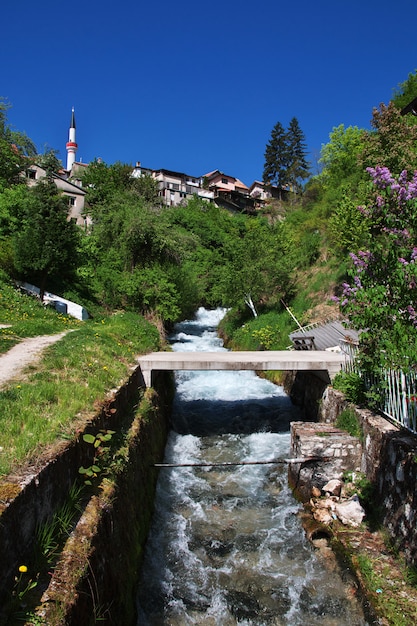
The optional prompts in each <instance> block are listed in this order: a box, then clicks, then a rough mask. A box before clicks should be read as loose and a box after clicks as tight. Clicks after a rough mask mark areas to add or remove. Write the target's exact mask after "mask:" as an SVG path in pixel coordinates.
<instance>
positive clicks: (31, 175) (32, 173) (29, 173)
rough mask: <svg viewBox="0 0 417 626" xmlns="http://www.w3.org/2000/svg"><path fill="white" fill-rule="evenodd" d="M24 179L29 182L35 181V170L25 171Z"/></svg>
mask: <svg viewBox="0 0 417 626" xmlns="http://www.w3.org/2000/svg"><path fill="white" fill-rule="evenodd" d="M26 177H27V178H30V180H36V170H26Z"/></svg>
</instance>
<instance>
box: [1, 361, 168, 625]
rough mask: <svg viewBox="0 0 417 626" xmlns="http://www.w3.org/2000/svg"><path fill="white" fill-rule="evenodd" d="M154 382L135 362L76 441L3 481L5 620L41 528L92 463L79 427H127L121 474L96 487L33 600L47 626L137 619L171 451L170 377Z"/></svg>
mask: <svg viewBox="0 0 417 626" xmlns="http://www.w3.org/2000/svg"><path fill="white" fill-rule="evenodd" d="M154 385H155V386H154V389H153V390H148V391H146V392H145V393H144V384H143V377H142V374H141V372H140V368H137V369H136V370H135V372H133V374H132V375H131V377H130V379H129V380H128V381H127V382H126V384H125V385H123V386H122V387H121V388H120V389H119V390H118V391H117V392H116V393H114V394H113V396H112V397H111V398H110V399H109V400H108V401H107V402H105V404H104V406H103V407H102V409H101V410H100V411H99V412H98V413H97V415H96V417H95V418H94V419H92V420H91V421H90V422H89V423H88V425H87V426H86V428H85V430H83V432H81V433H80V435H79V437H78V439H77V440H75V441H72V442H67V443H65V442H64V443H63V444H62V445H61V446H60V448H59V449H57V450H55V451H54V453H53V454H52V455H51V456H50V458H45V459H43V460H42V461H41V462H40V463H39V466H38V467H37V468H33V472H29V474H28V475H26V476H15V477H9V479H8V482H7V483H3V484H0V502H1V504H2V506H1V508H0V545H1V546H2V568H1V569H0V624H9V623H10V621H9V619H10V614H8V613H6V612H5V611H6V609H5V607H6V606H7V605H8V604H9V600H10V597H11V595H12V590H13V585H14V577H15V576H16V573H17V572H18V567H19V565H21V564H24V563H28V564H29V563H30V560H31V558H32V553H33V548H34V537H35V533H36V529H37V527H39V525H40V524H42V523H44V522H45V521H48V520H49V519H50V518H51V515H52V514H53V513H54V511H56V510H57V508H58V507H59V506H60V505H62V504H63V503H64V501H65V499H66V498H67V497H68V492H69V489H70V487H71V485H72V484H73V483H74V481H75V479H76V478H77V477H79V472H78V470H79V468H80V467H81V466H82V465H83V466H85V467H88V466H89V465H90V464H91V463H92V458H91V454H92V446H91V444H86V443H85V442H84V441H83V439H82V435H83V434H84V433H86V432H89V433H96V432H98V431H99V430H100V429H108V430H110V429H111V430H113V431H116V432H120V430H121V429H122V430H123V431H125V432H126V433H127V435H126V437H125V438H124V441H123V446H122V448H121V449H120V450H118V451H117V454H118V459H119V466H118V473H117V476H116V479H115V480H108V479H106V477H104V478H103V480H102V481H101V483H100V484H99V485H97V487H96V489H94V490H93V493H92V494H91V496H89V499H88V500H87V501H86V503H85V508H84V509H83V511H82V514H81V517H80V519H79V521H78V523H77V526H76V527H75V528H74V530H73V531H72V533H71V535H70V536H69V538H68V541H67V542H66V544H65V546H64V547H63V549H62V552H61V554H60V556H59V560H58V562H57V563H56V565H55V567H54V570H53V574H52V576H51V578H50V579H49V580H48V579H47V580H46V581H44V580H41V579H40V580H39V582H38V585H37V587H36V588H35V589H34V590H33V592H31V594H30V600H31V605H32V604H33V602H35V604H36V606H37V609H36V615H37V616H39V620H42V621H39V623H45V624H48V626H55V625H58V624H62V625H64V624H65V625H66V626H72V625H73V626H79V625H80V624H82V625H83V626H90V625H93V624H96V623H97V622H100V623H103V624H109V625H115V626H116V625H117V626H120V624H123V625H124V626H130V625H132V626H133V625H134V624H136V615H135V596H136V589H137V584H138V575H139V568H140V562H141V558H142V553H143V548H144V545H145V542H146V538H147V534H148V529H149V524H150V520H151V516H152V511H153V500H154V492H155V487H156V480H157V470H156V469H155V468H154V467H153V464H154V463H156V462H160V461H161V460H162V458H163V454H164V450H165V445H166V438H167V434H168V430H169V416H170V412H171V399H172V397H171V393H172V377H170V375H169V374H167V373H165V374H160V375H158V376H156V377H155V380H154ZM140 390H142V391H140ZM138 404H139V410H136V408H134V407H136V406H137V405H138ZM142 404H143V408H142ZM129 416H131V417H129ZM115 436H116V435H115ZM2 494H3V495H2ZM28 599H29V598H28ZM29 623H32V622H29Z"/></svg>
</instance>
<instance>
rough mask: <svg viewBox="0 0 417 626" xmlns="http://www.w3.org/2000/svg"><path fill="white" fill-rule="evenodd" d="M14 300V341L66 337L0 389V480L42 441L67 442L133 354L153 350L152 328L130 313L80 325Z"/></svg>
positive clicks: (29, 302) (126, 367)
mask: <svg viewBox="0 0 417 626" xmlns="http://www.w3.org/2000/svg"><path fill="white" fill-rule="evenodd" d="M13 297H14V296H13ZM2 299H3V300H5V298H4V294H3V293H2ZM8 301H9V302H10V297H8ZM14 302H15V304H16V306H15V308H13V309H12V311H11V313H10V314H9V315H8V323H12V327H11V329H7V331H8V332H9V334H10V335H11V336H14V337H15V341H17V340H21V338H22V337H27V336H34V335H37V334H49V333H53V332H58V331H62V330H63V329H65V328H67V329H68V330H69V331H71V332H68V334H67V335H66V336H65V337H64V338H63V339H62V340H61V341H59V342H58V343H57V344H54V345H53V346H51V347H49V348H48V349H46V350H45V352H44V354H43V357H42V360H41V361H40V362H39V363H37V364H36V366H32V367H29V368H28V370H27V375H26V376H25V377H22V380H19V381H15V382H13V383H11V384H9V385H7V386H5V387H4V388H3V389H2V390H1V391H0V430H1V433H2V435H1V450H0V476H1V475H5V474H8V473H10V472H11V471H12V470H13V469H14V468H16V467H17V466H19V465H21V464H22V463H24V462H25V461H27V460H29V459H30V458H32V457H35V456H37V455H39V453H40V451H41V450H42V448H44V447H45V446H47V445H48V444H51V443H53V442H55V441H56V440H59V439H60V438H71V437H72V436H73V435H74V434H75V433H76V432H77V428H78V425H79V424H80V422H81V421H84V420H85V418H86V417H87V416H88V415H90V414H92V413H93V411H94V410H95V409H96V408H97V406H98V405H99V404H101V403H102V402H103V399H104V398H105V396H106V394H107V393H108V392H109V391H110V390H111V389H114V388H116V387H118V386H120V385H121V384H122V383H123V381H125V380H126V378H127V376H128V374H129V372H130V370H131V368H132V366H133V365H134V364H135V357H136V355H138V354H141V353H145V352H149V351H152V350H155V349H157V348H158V346H159V333H158V331H157V329H156V327H155V326H153V325H152V324H150V323H149V322H147V321H146V320H144V319H143V318H142V317H141V316H139V315H136V314H134V313H119V314H115V315H113V316H111V317H103V318H101V319H95V320H89V321H87V322H82V323H81V322H78V321H77V320H73V319H71V318H68V317H66V316H62V315H59V314H57V313H56V312H55V311H53V310H52V311H49V310H44V309H43V307H42V306H41V305H39V304H38V303H37V302H36V300H32V298H30V297H28V296H21V295H20V294H17V295H16V298H15V299H14ZM4 312H5V308H3V309H2V310H1V315H0V321H2V320H4ZM3 330H5V329H3Z"/></svg>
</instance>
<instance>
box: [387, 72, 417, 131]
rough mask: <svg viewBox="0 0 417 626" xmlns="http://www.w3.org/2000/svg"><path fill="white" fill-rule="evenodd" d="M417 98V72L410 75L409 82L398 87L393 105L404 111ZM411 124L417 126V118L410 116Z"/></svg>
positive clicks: (406, 81)
mask: <svg viewBox="0 0 417 626" xmlns="http://www.w3.org/2000/svg"><path fill="white" fill-rule="evenodd" d="M416 97H417V70H414V72H411V73H410V74H409V75H408V78H407V80H405V81H404V82H402V83H400V84H399V85H398V89H397V90H396V92H395V94H394V97H393V98H392V101H393V103H394V104H395V106H396V107H397V108H398V109H400V110H401V109H403V108H404V107H406V106H407V104H409V103H410V102H412V100H414V98H416ZM407 121H408V122H409V123H411V124H417V118H416V117H414V116H412V115H410V116H408V120H407Z"/></svg>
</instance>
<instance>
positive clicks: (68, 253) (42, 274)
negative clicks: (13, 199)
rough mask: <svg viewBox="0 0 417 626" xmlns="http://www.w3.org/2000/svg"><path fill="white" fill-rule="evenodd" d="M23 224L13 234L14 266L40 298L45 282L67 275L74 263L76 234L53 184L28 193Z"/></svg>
mask: <svg viewBox="0 0 417 626" xmlns="http://www.w3.org/2000/svg"><path fill="white" fill-rule="evenodd" d="M30 191H31V193H30V197H29V201H28V203H27V205H26V207H25V208H26V213H25V217H24V221H23V224H22V226H21V228H20V229H19V231H17V232H16V233H15V235H14V247H15V266H16V269H17V270H18V271H19V272H21V273H22V274H24V275H27V276H28V277H29V278H31V279H33V281H34V282H35V283H37V284H39V288H40V297H41V299H43V295H44V292H45V288H46V284H47V281H48V280H49V279H52V278H55V279H62V278H63V277H64V276H68V274H70V273H71V272H72V271H73V270H74V269H75V267H76V264H77V248H78V241H79V231H78V228H77V226H76V225H75V224H74V223H73V222H72V221H68V220H67V217H68V203H67V200H66V199H65V197H63V196H62V195H61V194H60V193H59V192H58V190H57V188H56V186H55V185H54V183H53V182H51V181H49V180H45V181H41V182H40V183H38V184H37V185H36V186H35V187H33V189H31V190H30Z"/></svg>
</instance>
